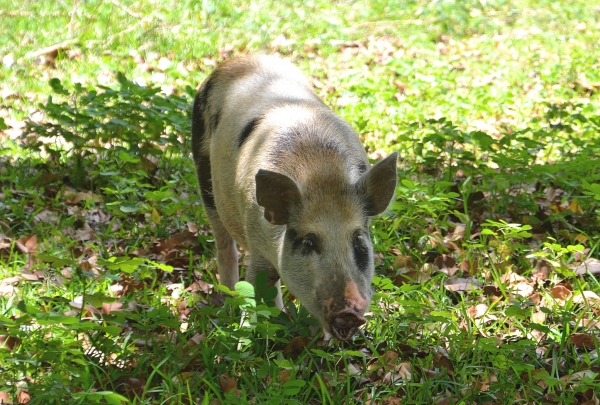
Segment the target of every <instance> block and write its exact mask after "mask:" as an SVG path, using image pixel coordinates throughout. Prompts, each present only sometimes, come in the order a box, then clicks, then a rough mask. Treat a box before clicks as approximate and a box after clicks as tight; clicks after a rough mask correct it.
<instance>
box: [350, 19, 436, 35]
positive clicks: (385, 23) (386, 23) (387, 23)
mask: <svg viewBox="0 0 600 405" xmlns="http://www.w3.org/2000/svg"><path fill="white" fill-rule="evenodd" d="M437 21H438V20H382V21H366V22H363V23H360V24H357V25H353V26H352V27H348V28H344V29H342V32H343V33H349V32H352V31H356V30H359V29H362V28H371V29H373V28H389V27H394V26H396V25H431V24H433V23H435V22H437Z"/></svg>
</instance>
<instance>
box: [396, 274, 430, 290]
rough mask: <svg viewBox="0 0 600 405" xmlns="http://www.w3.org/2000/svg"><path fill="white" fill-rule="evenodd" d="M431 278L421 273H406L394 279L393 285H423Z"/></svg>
mask: <svg viewBox="0 0 600 405" xmlns="http://www.w3.org/2000/svg"><path fill="white" fill-rule="evenodd" d="M430 278H431V275H429V274H428V273H424V272H422V271H417V270H414V271H408V272H406V273H402V274H399V275H397V276H396V277H394V284H396V285H397V286H401V285H403V284H418V283H423V282H425V281H427V280H429V279H430Z"/></svg>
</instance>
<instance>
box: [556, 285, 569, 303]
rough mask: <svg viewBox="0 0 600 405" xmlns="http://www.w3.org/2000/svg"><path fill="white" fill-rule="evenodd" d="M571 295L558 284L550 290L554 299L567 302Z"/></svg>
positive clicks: (565, 288)
mask: <svg viewBox="0 0 600 405" xmlns="http://www.w3.org/2000/svg"><path fill="white" fill-rule="evenodd" d="M572 295H573V293H572V292H571V291H569V289H568V288H567V287H565V286H564V285H560V284H559V285H557V286H555V287H554V288H552V296H553V297H554V299H557V300H563V301H567V300H568V299H569V298H571V296H572Z"/></svg>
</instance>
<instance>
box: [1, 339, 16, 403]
mask: <svg viewBox="0 0 600 405" xmlns="http://www.w3.org/2000/svg"><path fill="white" fill-rule="evenodd" d="M20 344H21V339H19V338H17V337H14V336H8V335H0V347H3V348H5V349H7V350H9V351H12V350H13V349H15V348H17V347H19V345H20ZM0 403H1V402H0Z"/></svg>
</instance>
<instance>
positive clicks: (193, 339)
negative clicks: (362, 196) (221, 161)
mask: <svg viewBox="0 0 600 405" xmlns="http://www.w3.org/2000/svg"><path fill="white" fill-rule="evenodd" d="M598 10H600V3H598V2H597V1H593V2H590V1H570V2H566V1H544V2H539V1H537V2H529V1H525V0H522V1H485V2H484V1H465V2H459V1H450V0H444V1H434V2H425V1H416V2H386V1H381V2H379V1H371V2H366V1H357V2H326V1H320V0H317V1H313V2H307V3H303V4H300V3H294V2H291V1H280V2H267V1H258V2H256V1H253V2H250V1H237V2H228V1H223V2H216V1H215V2H213V1H210V0H205V1H201V2H200V1H192V0H189V1H180V2H149V1H123V2H121V1H118V0H110V1H109V0H104V1H86V2H79V1H65V2H61V3H58V2H35V1H25V2H12V1H7V0H0V18H1V19H2V20H3V25H4V27H5V28H3V32H2V33H1V34H0V57H1V58H2V59H1V61H2V63H1V64H0V402H2V401H4V403H23V404H91V403H112V404H121V403H132V404H162V403H173V404H179V403H183V404H187V403H190V404H192V403H193V404H195V403H199V404H219V403H242V404H244V403H249V404H250V403H273V404H280V403H296V404H341V403H345V404H354V403H364V404H382V405H383V404H387V405H389V404H488V405H492V404H580V405H581V404H586V405H589V404H599V396H600V395H599V392H600V360H599V358H598V354H599V349H600V343H599V337H600V297H599V295H600V283H599V279H600V276H599V275H600V260H599V258H600V256H599V247H600V233H599V232H598V227H599V225H600V137H598V132H599V129H600V116H599V114H598V111H599V106H600V98H599V97H598V91H599V90H600V60H599V56H598V55H599V54H598V52H597V48H598V44H600V13H599V11H598ZM248 52H267V53H276V54H280V55H282V56H283V57H286V58H290V59H291V60H292V61H293V62H295V63H296V64H298V65H299V66H300V68H301V69H302V70H303V71H304V72H305V73H306V74H307V75H308V76H309V77H310V79H311V80H312V82H313V84H314V86H315V89H316V90H317V92H318V93H319V95H320V96H321V97H322V98H323V99H324V100H325V102H326V103H327V104H328V105H330V106H332V107H333V108H334V109H335V110H336V111H337V112H338V113H339V114H340V115H342V116H343V117H344V118H345V119H346V120H348V121H349V122H350V123H351V124H352V125H353V126H354V127H355V128H356V129H357V130H358V131H359V133H360V134H361V137H362V138H363V141H364V143H365V147H366V149H367V151H368V153H369V156H370V157H371V158H372V159H373V160H377V159H379V158H380V157H381V156H385V155H387V154H389V153H390V152H392V151H399V152H400V154H401V157H402V158H401V162H400V179H399V180H400V182H399V186H398V189H397V192H396V200H395V201H394V202H393V203H392V205H391V206H390V209H389V211H388V213H387V214H386V215H384V216H382V217H381V218H379V219H377V220H376V221H374V223H373V227H372V237H373V242H374V247H375V250H376V255H377V263H376V266H377V269H376V273H377V276H376V277H375V279H374V282H373V288H374V290H375V295H374V299H373V303H372V307H371V310H370V312H369V314H368V318H369V322H368V323H367V325H366V326H365V327H364V329H363V330H362V331H361V332H360V333H359V334H357V335H356V336H355V337H354V338H353V339H352V340H351V341H350V342H346V343H340V342H336V341H330V342H324V341H323V337H322V336H321V334H320V332H318V331H316V329H315V328H314V320H312V319H311V318H310V317H308V315H307V313H306V311H305V310H304V309H303V308H302V307H301V306H298V303H297V302H296V301H295V300H294V299H293V297H291V296H288V298H289V299H288V300H286V310H285V311H283V312H280V311H278V310H276V309H274V308H273V307H272V303H271V302H269V298H271V297H269V296H268V294H266V293H265V294H263V295H262V297H259V298H260V299H259V300H258V302H255V300H254V299H249V298H248V297H247V296H248V295H249V294H250V293H248V292H247V291H245V290H244V289H243V288H242V289H240V291H238V292H237V293H230V292H227V291H225V290H224V289H223V288H221V287H219V285H218V280H217V279H216V276H215V268H216V265H215V260H214V253H215V248H214V241H213V239H212V234H211V230H210V228H209V227H208V223H207V221H206V218H205V216H204V213H203V211H202V208H201V204H200V198H199V196H198V193H197V191H196V179H195V174H194V169H193V165H192V163H191V157H190V153H189V150H190V149H189V148H190V145H189V144H190V136H189V132H190V124H189V113H190V105H191V100H192V97H193V95H194V89H196V88H197V86H198V85H199V84H200V83H201V82H202V80H203V79H204V78H205V77H206V75H207V74H208V73H209V72H210V71H211V70H212V69H213V68H214V66H215V65H216V64H217V63H218V62H220V61H222V60H225V59H227V58H229V57H232V56H235V55H238V54H241V53H248ZM49 97H50V98H49ZM241 253H242V272H243V263H244V262H245V257H244V255H243V253H244V252H241ZM259 287H260V286H259ZM259 290H260V288H259ZM260 295H261V293H260V292H259V296H260ZM242 315H243V318H242ZM242 323H243V325H242Z"/></svg>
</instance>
